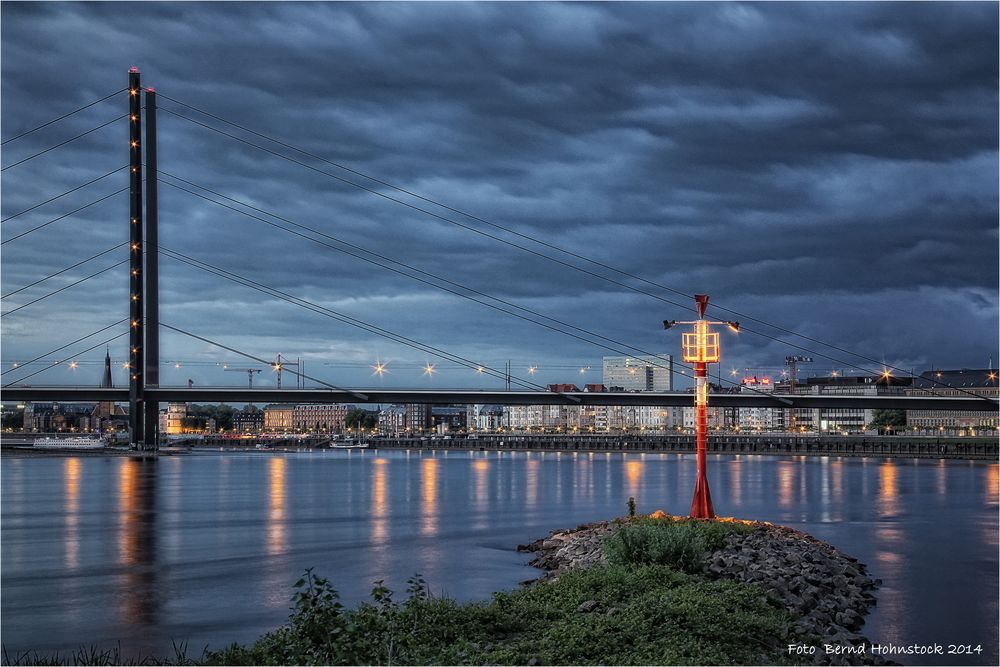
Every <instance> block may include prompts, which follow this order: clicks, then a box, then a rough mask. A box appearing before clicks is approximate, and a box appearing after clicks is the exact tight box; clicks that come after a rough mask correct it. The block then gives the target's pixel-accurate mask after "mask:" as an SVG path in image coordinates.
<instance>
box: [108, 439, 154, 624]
mask: <svg viewBox="0 0 1000 667" xmlns="http://www.w3.org/2000/svg"><path fill="white" fill-rule="evenodd" d="M118 564H119V565H120V566H121V576H120V581H121V583H120V590H121V596H120V597H119V607H118V612H119V615H120V616H121V617H122V619H123V620H124V621H125V622H127V623H130V624H137V625H139V626H143V627H147V626H152V625H154V624H155V623H156V621H157V612H158V611H159V601H158V597H157V590H156V585H157V582H156V459H155V458H148V459H147V458H133V457H128V458H124V459H122V460H121V463H120V464H119V467H118Z"/></svg>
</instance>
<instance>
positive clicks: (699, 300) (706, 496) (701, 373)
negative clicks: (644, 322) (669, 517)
mask: <svg viewBox="0 0 1000 667" xmlns="http://www.w3.org/2000/svg"><path fill="white" fill-rule="evenodd" d="M694 303H695V310H697V311H698V319H697V320H695V321H693V322H677V321H675V320H663V328H664V329H669V328H670V327H672V326H674V325H676V324H693V325H694V331H693V332H691V333H685V334H683V336H682V337H681V352H682V353H683V358H684V361H686V362H690V363H693V364H694V377H695V393H694V405H695V434H696V441H697V443H698V477H697V481H696V482H695V487H694V498H693V499H692V500H691V516H692V517H693V518H695V519H711V518H714V517H715V510H714V509H713V508H712V494H711V492H710V491H709V489H708V476H707V475H706V473H705V468H706V466H707V465H708V364H710V363H714V362H718V361H719V334H717V333H714V332H712V331H709V327H710V326H714V325H720V324H724V325H726V326H728V327H729V328H730V329H731V330H732V331H734V332H739V330H740V323H739V322H709V321H708V320H706V319H705V310H706V309H707V308H708V295H707V294H695V295H694Z"/></svg>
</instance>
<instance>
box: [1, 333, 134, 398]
mask: <svg viewBox="0 0 1000 667" xmlns="http://www.w3.org/2000/svg"><path fill="white" fill-rule="evenodd" d="M126 335H128V331H123V332H121V333H120V334H118V335H117V336H112V337H111V338H108V339H107V340H102V341H101V342H100V343H97V344H96V345H93V346H91V347H88V348H87V349H86V350H80V351H79V352H77V353H76V354H73V355H71V356H68V357H66V358H65V359H60V360H59V361H55V362H52V365H51V366H46V367H45V368H42V369H40V370H37V371H35V372H34V373H30V374H28V375H25V376H24V377H22V378H20V379H17V380H14V381H13V382H11V383H8V384H5V385H3V386H4V387H8V388H9V387H11V386H12V385H15V384H17V383H19V382H24V381H25V380H27V379H28V378H30V377H34V376H36V375H38V374H39V373H44V372H45V371H47V370H49V369H50V368H55V367H56V366H58V365H60V364H63V363H65V362H67V361H69V360H70V359H73V358H75V357H78V356H80V355H81V354H86V353H88V352H90V351H91V350H93V349H96V348H98V347H100V346H102V345H107V344H108V343H110V342H111V341H113V340H115V339H117V338H121V337H122V336H126Z"/></svg>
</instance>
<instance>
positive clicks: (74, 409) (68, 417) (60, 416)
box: [24, 403, 95, 433]
mask: <svg viewBox="0 0 1000 667" xmlns="http://www.w3.org/2000/svg"><path fill="white" fill-rule="evenodd" d="M94 410H95V406H94V404H93V403H34V404H32V403H27V404H25V408H24V430H25V431H33V432H36V433H56V432H62V431H80V432H85V431H90V430H92V415H93V413H94Z"/></svg>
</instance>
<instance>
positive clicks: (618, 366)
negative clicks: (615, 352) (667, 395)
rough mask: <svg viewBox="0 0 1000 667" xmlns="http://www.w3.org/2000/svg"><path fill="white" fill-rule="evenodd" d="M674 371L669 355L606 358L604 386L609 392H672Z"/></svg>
mask: <svg viewBox="0 0 1000 667" xmlns="http://www.w3.org/2000/svg"><path fill="white" fill-rule="evenodd" d="M673 369H674V358H673V356H672V355H669V354H658V355H653V356H639V357H604V363H603V371H604V375H603V380H604V386H605V387H607V388H608V390H609V391H672V390H673V388H674V380H673V375H674V374H673Z"/></svg>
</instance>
